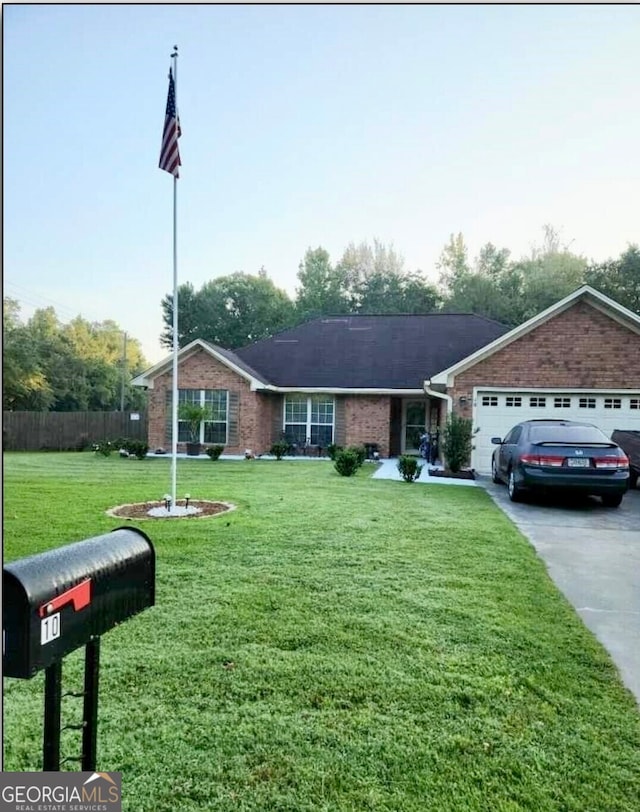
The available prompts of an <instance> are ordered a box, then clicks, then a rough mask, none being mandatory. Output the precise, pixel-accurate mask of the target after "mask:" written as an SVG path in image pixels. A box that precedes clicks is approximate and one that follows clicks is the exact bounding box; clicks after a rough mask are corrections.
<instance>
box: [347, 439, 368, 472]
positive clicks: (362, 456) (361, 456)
mask: <svg viewBox="0 0 640 812" xmlns="http://www.w3.org/2000/svg"><path fill="white" fill-rule="evenodd" d="M347 451H352V452H353V453H354V454H355V455H356V457H357V458H358V468H359V467H360V466H361V465H364V461H365V460H366V459H367V449H366V448H365V447H364V446H363V445H350V446H348V447H347Z"/></svg>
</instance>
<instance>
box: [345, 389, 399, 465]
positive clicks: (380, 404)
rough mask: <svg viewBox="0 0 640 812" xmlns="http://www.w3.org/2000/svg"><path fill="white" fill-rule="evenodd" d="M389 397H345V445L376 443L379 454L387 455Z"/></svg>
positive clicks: (389, 412) (389, 418) (389, 413)
mask: <svg viewBox="0 0 640 812" xmlns="http://www.w3.org/2000/svg"><path fill="white" fill-rule="evenodd" d="M390 420H391V398H390V397H389V396H388V395H352V396H348V397H345V424H346V445H361V444H364V443H378V445H379V447H380V449H379V450H380V456H382V457H388V456H389V423H390Z"/></svg>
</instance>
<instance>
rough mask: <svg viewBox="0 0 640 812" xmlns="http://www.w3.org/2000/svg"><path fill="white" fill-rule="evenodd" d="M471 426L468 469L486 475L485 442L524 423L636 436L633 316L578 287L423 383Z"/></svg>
mask: <svg viewBox="0 0 640 812" xmlns="http://www.w3.org/2000/svg"><path fill="white" fill-rule="evenodd" d="M425 390H426V391H427V392H434V393H436V392H438V391H439V392H442V393H443V395H444V397H445V398H446V399H447V401H449V404H450V405H449V408H450V409H453V410H454V411H455V412H456V413H457V414H459V415H462V416H463V417H469V418H472V420H473V427H474V451H473V454H472V459H471V464H472V466H473V467H474V468H475V469H476V470H477V471H479V472H480V473H483V474H488V473H489V472H490V470H491V454H492V452H493V448H494V447H493V446H492V444H491V438H492V437H504V436H505V434H506V433H507V432H508V431H509V429H510V428H512V426H514V425H515V424H516V423H520V422H522V421H523V420H531V419H535V418H547V419H548V418H556V419H565V420H581V421H584V422H588V423H593V424H595V425H596V426H598V427H599V428H601V429H602V430H603V431H604V432H605V433H606V434H608V435H611V433H612V432H613V431H614V430H615V429H635V430H640V316H638V314H636V313H633V312H632V311H630V310H628V309H627V308H625V307H622V306H621V305H619V304H618V303H617V302H614V301H613V300H612V299H609V298H608V297H607V296H604V295H603V294H602V293H599V292H598V291H596V290H594V289H593V288H590V287H588V286H586V285H585V286H584V287H582V288H579V289H578V290H577V291H575V292H574V293H572V294H571V295H570V296H567V297H566V298H565V299H563V300H561V301H560V302H558V303H556V304H555V305H553V306H552V307H550V308H548V309H547V310H545V311H544V312H542V313H540V314H539V315H537V316H535V317H534V318H533V319H530V320H529V321H528V322H526V323H525V324H522V325H520V326H519V327H516V328H514V329H513V330H511V331H510V332H508V333H505V334H504V335H503V336H500V337H499V338H498V339H496V340H495V341H494V342H492V343H491V344H488V345H487V346H486V347H483V348H482V349H480V350H478V352H476V353H474V354H473V355H470V356H468V357H467V358H464V359H463V360H462V361H460V362H458V363H457V364H455V365H454V366H452V367H450V368H449V369H446V370H444V371H443V372H441V373H439V374H438V375H435V376H433V377H432V378H431V379H430V380H429V381H425Z"/></svg>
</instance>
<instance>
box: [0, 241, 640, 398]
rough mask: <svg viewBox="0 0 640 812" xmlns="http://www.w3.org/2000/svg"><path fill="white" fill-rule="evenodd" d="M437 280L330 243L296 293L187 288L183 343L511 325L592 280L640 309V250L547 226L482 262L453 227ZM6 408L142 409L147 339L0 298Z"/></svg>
mask: <svg viewBox="0 0 640 812" xmlns="http://www.w3.org/2000/svg"><path fill="white" fill-rule="evenodd" d="M437 269H438V271H439V278H438V280H437V282H436V283H434V282H431V281H429V279H427V277H426V276H425V274H424V273H423V272H422V271H420V270H416V271H410V270H407V269H406V268H405V266H404V260H403V258H402V256H401V255H400V254H398V253H397V252H396V251H395V249H394V248H393V247H391V246H387V245H384V244H383V243H381V242H379V241H376V240H374V242H373V245H369V244H368V243H361V244H360V245H355V244H353V243H351V244H350V245H349V246H348V247H347V248H346V249H345V251H344V252H343V254H342V256H341V257H340V259H339V260H338V262H336V263H335V264H334V263H333V262H332V261H331V258H330V256H329V253H328V251H326V250H325V249H324V248H322V247H318V248H314V249H312V248H309V249H308V250H307V252H306V253H305V255H304V258H303V259H302V261H301V262H300V265H299V267H298V274H297V279H298V286H297V288H296V293H295V296H294V297H293V298H292V297H290V296H289V295H288V294H287V293H286V292H285V291H283V290H281V289H280V288H278V287H277V286H276V285H275V284H274V283H273V281H272V280H271V279H270V278H269V276H268V274H267V272H266V271H265V270H264V268H262V269H260V271H258V273H257V274H247V273H243V272H237V273H233V274H230V275H227V276H220V277H217V278H215V279H211V280H209V281H208V282H205V283H204V284H203V285H202V287H201V288H200V289H199V290H196V289H195V288H194V287H193V285H192V284H190V283H185V284H183V285H181V286H180V287H179V289H178V307H179V313H178V327H179V336H178V341H179V345H180V346H181V347H183V346H185V345H186V344H188V343H189V342H190V341H193V340H194V339H196V338H201V339H204V340H206V341H209V342H211V343H213V344H218V345H220V346H222V347H225V348H227V349H235V348H237V347H242V346H245V345H246V344H249V343H251V342H253V341H257V340H259V339H261V338H267V337H268V336H271V335H274V334H275V333H278V332H280V331H281V330H285V329H287V328H288V327H293V326H295V325H296V324H300V323H302V322H304V321H307V320H309V319H312V318H316V317H318V316H328V315H348V314H385V313H386V314H393V313H408V314H411V313H413V314H417V313H435V312H445V313H446V312H449V313H452V312H457V313H477V314H479V315H482V316H486V317H488V318H491V319H495V320H496V321H499V322H501V323H503V324H505V325H507V326H515V325H517V324H521V323H522V322H524V321H526V320H527V319H529V318H531V317H532V316H534V315H535V314H536V313H539V312H540V311H542V310H544V309H545V308H546V307H549V306H550V305H552V304H553V303H554V302H556V301H558V300H559V299H561V298H562V297H563V296H566V295H567V294H568V293H570V292H571V291H573V290H575V289H576V288H577V287H579V286H580V285H581V284H583V283H587V284H589V285H592V286H593V287H594V288H596V289H597V290H600V291H602V292H603V293H605V294H607V295H608V296H610V297H611V298H613V299H615V300H616V301H618V302H619V303H620V304H622V305H624V306H625V307H627V308H628V309H630V310H632V311H634V312H635V313H639V314H640V249H639V248H638V246H637V245H629V246H628V247H627V249H626V250H625V251H623V253H622V254H621V255H620V256H619V257H618V258H616V259H608V260H606V261H605V262H601V263H589V262H588V261H587V259H586V258H585V257H583V256H580V255H578V254H575V253H572V252H571V251H570V250H569V247H568V246H566V245H563V244H562V242H561V240H560V237H559V235H558V233H557V232H556V231H555V230H554V229H553V228H551V227H549V226H546V227H545V229H544V237H543V240H542V242H541V244H540V245H537V246H534V247H533V248H532V250H531V253H530V255H529V256H527V257H521V258H519V259H514V258H512V256H511V253H510V251H509V250H508V249H507V248H498V247H496V246H495V245H493V244H492V243H486V245H484V246H483V247H482V248H481V249H480V252H479V253H478V256H477V257H475V258H474V259H473V260H472V259H470V257H469V251H468V248H467V245H466V243H465V240H464V237H463V235H462V234H452V235H451V237H450V239H449V241H448V242H447V244H446V245H445V246H444V248H443V251H442V253H441V255H440V258H439V261H438V263H437ZM161 305H162V313H163V322H164V329H163V333H162V336H161V342H162V344H163V345H164V346H165V347H167V348H168V349H171V347H172V346H173V301H172V296H171V295H167V296H165V297H164V298H163V299H162V303H161ZM3 311H4V322H3V396H2V403H3V409H4V410H13V411H19V410H27V411H33V410H35V411H40V410H53V411H94V410H95V411H111V410H117V409H118V408H120V406H121V405H123V407H124V409H125V410H137V409H140V408H143V406H144V403H145V394H144V393H143V392H141V391H140V390H139V389H137V388H134V387H132V386H131V384H130V381H131V378H132V377H133V376H134V375H137V374H138V373H140V372H142V371H143V370H144V369H145V368H146V367H147V366H148V364H147V362H146V360H145V358H144V356H143V354H142V350H141V348H140V344H139V342H138V341H137V340H136V339H134V338H128V341H127V345H126V346H127V350H126V362H125V357H124V332H123V331H122V329H121V328H120V327H119V326H118V325H117V324H116V322H114V321H111V320H106V321H103V322H88V321H86V320H85V319H83V318H82V317H81V316H78V317H77V318H75V319H74V320H73V321H71V322H69V323H68V324H62V323H61V322H60V321H59V320H58V318H57V316H56V313H55V310H54V308H52V307H48V308H43V309H40V310H36V311H35V313H34V314H33V316H32V317H31V318H30V319H28V320H27V321H26V322H23V321H22V319H21V318H20V306H19V303H18V302H17V301H15V300H14V299H11V298H4V300H3Z"/></svg>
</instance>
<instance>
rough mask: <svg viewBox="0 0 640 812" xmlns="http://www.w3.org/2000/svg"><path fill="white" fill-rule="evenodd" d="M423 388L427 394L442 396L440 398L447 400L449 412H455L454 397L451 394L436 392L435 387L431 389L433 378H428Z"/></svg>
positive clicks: (436, 396)
mask: <svg viewBox="0 0 640 812" xmlns="http://www.w3.org/2000/svg"><path fill="white" fill-rule="evenodd" d="M423 389H424V391H425V394H427V395H430V396H431V397H432V398H440V400H446V402H447V414H451V413H452V412H453V398H452V397H451V395H447V394H445V393H444V392H436V390H435V389H431V378H428V379H427V380H426V381H425V382H424V383H423Z"/></svg>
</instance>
